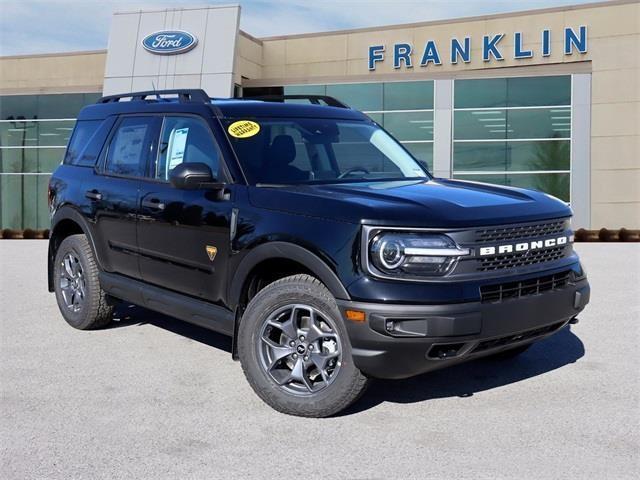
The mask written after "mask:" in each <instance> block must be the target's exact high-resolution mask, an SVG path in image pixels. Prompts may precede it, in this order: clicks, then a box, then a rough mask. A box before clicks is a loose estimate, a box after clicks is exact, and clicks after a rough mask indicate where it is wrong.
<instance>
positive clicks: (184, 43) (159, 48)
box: [142, 30, 198, 55]
mask: <svg viewBox="0 0 640 480" xmlns="http://www.w3.org/2000/svg"><path fill="white" fill-rule="evenodd" d="M197 43H198V39H197V38H196V37H195V35H191V34H190V33H189V32H184V31H182V30H163V31H161V32H153V33H151V34H149V35H147V36H146V37H144V39H143V40H142V46H143V47H144V49H145V50H147V51H148V52H151V53H155V54H157V55H174V54H177V53H184V52H188V51H189V50H191V49H192V48H193V47H195V46H196V44H197Z"/></svg>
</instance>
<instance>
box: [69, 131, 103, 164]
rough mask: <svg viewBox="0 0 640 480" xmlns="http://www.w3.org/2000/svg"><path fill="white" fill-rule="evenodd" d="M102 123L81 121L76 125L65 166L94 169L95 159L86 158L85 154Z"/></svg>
mask: <svg viewBox="0 0 640 480" xmlns="http://www.w3.org/2000/svg"><path fill="white" fill-rule="evenodd" d="M101 123H102V120H79V121H78V122H77V123H76V127H75V129H74V130H73V135H72V136H71V141H70V142H69V146H68V147H67V152H66V154H65V156H64V163H65V164H67V165H77V166H82V167H89V166H91V167H92V166H93V165H94V164H95V161H96V159H95V157H91V156H87V158H84V157H83V152H84V151H85V149H86V148H87V146H88V145H89V143H90V142H91V139H92V138H93V136H94V135H95V133H96V131H97V130H98V128H99V127H100V124H101Z"/></svg>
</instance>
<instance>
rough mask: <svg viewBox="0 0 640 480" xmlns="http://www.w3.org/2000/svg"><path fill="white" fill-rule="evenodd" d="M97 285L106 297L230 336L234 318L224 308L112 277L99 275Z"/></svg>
mask: <svg viewBox="0 0 640 480" xmlns="http://www.w3.org/2000/svg"><path fill="white" fill-rule="evenodd" d="M100 285H101V286H102V288H103V290H104V291H105V292H107V293H108V294H109V295H112V296H114V297H116V298H119V299H121V300H125V301H127V302H131V303H134V304H136V305H140V306H141V307H146V308H148V309H149V310H154V311H156V312H160V313H163V314H165V315H170V316H172V317H176V318H179V319H180V320H184V321H185V322H189V323H193V324H194V325H198V326H200V327H204V328H208V329H209V330H214V331H216V332H219V333H223V334H225V335H229V336H232V335H233V324H234V315H233V312H231V311H230V310H227V309H226V308H222V307H219V306H218V305H214V304H212V303H208V302H204V301H202V300H198V299H195V298H192V297H188V296H186V295H181V294H179V293H175V292H172V291H170V290H165V289H164V288H160V287H155V286H153V285H148V284H146V283H144V282H140V281H138V280H133V279H131V278H128V277H123V276H122V275H118V274H115V273H107V272H100Z"/></svg>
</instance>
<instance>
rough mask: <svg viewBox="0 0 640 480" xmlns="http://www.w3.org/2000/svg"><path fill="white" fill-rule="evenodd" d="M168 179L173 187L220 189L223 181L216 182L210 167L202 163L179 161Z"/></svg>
mask: <svg viewBox="0 0 640 480" xmlns="http://www.w3.org/2000/svg"><path fill="white" fill-rule="evenodd" d="M169 181H170V182H171V185H172V186H173V187H174V188H179V189H182V190H195V189H198V188H211V189H221V188H224V183H218V182H216V179H215V178H214V177H213V174H212V173H211V169H210V168H209V166H208V165H206V164H204V163H189V162H185V163H181V164H180V165H177V166H176V167H175V168H174V169H173V170H171V173H170V174H169Z"/></svg>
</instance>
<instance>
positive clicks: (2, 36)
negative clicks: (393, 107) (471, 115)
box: [0, 0, 597, 56]
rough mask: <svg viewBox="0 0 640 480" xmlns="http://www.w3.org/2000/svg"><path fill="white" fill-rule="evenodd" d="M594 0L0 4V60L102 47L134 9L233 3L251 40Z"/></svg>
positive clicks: (50, 0) (69, 0)
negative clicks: (116, 21)
mask: <svg viewBox="0 0 640 480" xmlns="http://www.w3.org/2000/svg"><path fill="white" fill-rule="evenodd" d="M594 1H597V0H422V1H420V0H366V1H365V0H343V1H340V0H315V1H309V0H274V1H268V0H239V1H237V0H222V1H216V0H134V1H129V2H126V1H122V0H0V56H4V55H22V54H31V53H53V52H70V51H81V50H99V49H104V48H106V47H107V40H108V37H109V25H110V19H111V14H112V13H113V12H114V11H123V10H124V11H128V10H135V9H138V8H142V9H145V8H147V9H148V8H155V7H180V6H199V5H206V4H226V5H228V4H234V3H235V4H237V3H239V4H240V5H241V6H242V13H241V17H240V28H241V29H242V30H244V31H246V32H247V33H249V34H251V35H253V36H255V37H267V36H272V35H285V34H294V33H308V32H322V31H329V30H342V29H345V28H358V27H374V26H380V25H389V24H395V23H412V22H421V21H429V20H442V19H449V18H459V17H468V16H474V15H486V14H492V13H502V12H511V11H518V10H529V9H535V8H548V7H554V6H562V5H576V4H583V3H593V2H594Z"/></svg>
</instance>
